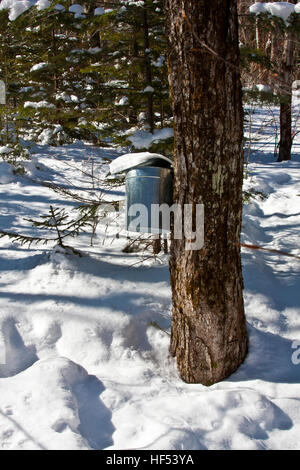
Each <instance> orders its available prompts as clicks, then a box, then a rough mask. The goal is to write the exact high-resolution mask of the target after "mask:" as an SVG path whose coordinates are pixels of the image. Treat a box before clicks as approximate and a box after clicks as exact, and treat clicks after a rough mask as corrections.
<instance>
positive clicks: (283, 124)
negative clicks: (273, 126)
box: [278, 1, 296, 162]
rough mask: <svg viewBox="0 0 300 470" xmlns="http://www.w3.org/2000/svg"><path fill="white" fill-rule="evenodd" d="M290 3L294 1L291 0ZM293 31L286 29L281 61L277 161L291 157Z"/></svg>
mask: <svg viewBox="0 0 300 470" xmlns="http://www.w3.org/2000/svg"><path fill="white" fill-rule="evenodd" d="M290 3H296V1H291V2H290ZM293 36H294V35H293V33H292V32H291V31H286V33H285V39H284V49H283V60H282V63H281V77H280V78H281V81H282V88H283V90H282V93H283V101H282V102H281V103H280V142H279V154H278V161H279V162H282V161H284V160H290V159H291V150H292V143H293V138H292V83H293V66H294V55H295V54H294V52H295V42H294V40H293Z"/></svg>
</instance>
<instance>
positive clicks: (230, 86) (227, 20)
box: [165, 0, 247, 385]
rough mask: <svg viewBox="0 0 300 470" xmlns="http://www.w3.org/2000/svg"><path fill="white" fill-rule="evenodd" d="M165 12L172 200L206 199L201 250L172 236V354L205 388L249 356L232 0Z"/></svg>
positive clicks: (188, 0)
mask: <svg viewBox="0 0 300 470" xmlns="http://www.w3.org/2000/svg"><path fill="white" fill-rule="evenodd" d="M165 11H166V16H167V36H168V60H169V81H170V85H171V98H172V105H173V111H174V121H175V142H176V143H175V187H174V191H175V202H176V203H178V204H180V205H182V206H183V205H184V204H189V203H190V204H193V205H195V204H197V203H199V204H204V205H205V243H204V247H203V249H201V250H199V251H187V250H185V240H173V241H172V247H171V260H170V273H171V285H172V293H173V320H172V334H171V352H172V354H173V355H174V356H176V358H177V364H178V369H179V373H180V375H181V377H182V379H183V380H185V381H186V382H189V383H202V384H205V385H211V384H213V383H215V382H218V381H220V380H222V379H224V378H225V377H227V376H229V375H230V374H231V373H232V372H234V371H235V370H236V369H237V367H238V366H239V365H240V364H241V363H242V362H243V360H244V358H245V356H246V353H247V332H246V322H245V316H244V305H243V295H242V289H243V280H242V268H241V259H240V247H239V242H240V231H241V217H242V180H243V151H242V150H243V149H242V139H243V111H242V95H241V85H240V74H239V48H238V37H237V11H236V1H235V0H215V1H214V2H202V1H199V2H195V1H194V0H185V1H183V0H165ZM198 38H199V39H198ZM201 41H202V43H201ZM203 43H205V44H206V45H207V46H208V47H210V48H212V49H213V50H214V51H215V52H216V53H217V54H218V55H219V56H220V57H216V56H215V55H213V53H210V52H209V51H208V50H207V49H206V48H205V47H203ZM222 58H223V59H225V60H226V61H228V63H229V64H228V63H225V62H224V60H223V59H222ZM230 64H232V65H230Z"/></svg>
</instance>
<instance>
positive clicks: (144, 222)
mask: <svg viewBox="0 0 300 470" xmlns="http://www.w3.org/2000/svg"><path fill="white" fill-rule="evenodd" d="M160 163H161V162H160ZM164 163H165V162H164ZM164 166H168V168H164V167H162V166H161V167H159V166H141V167H138V168H134V169H132V170H129V171H127V173H126V230H128V231H133V232H143V233H167V232H169V231H170V222H169V218H168V217H167V218H164V217H163V216H162V213H157V212H156V213H155V211H156V210H157V207H158V205H161V204H167V205H168V206H171V205H172V200H173V169H172V168H170V165H164ZM139 208H140V210H139ZM154 214H156V215H154Z"/></svg>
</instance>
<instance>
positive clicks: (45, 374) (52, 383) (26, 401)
mask: <svg viewBox="0 0 300 470" xmlns="http://www.w3.org/2000/svg"><path fill="white" fill-rule="evenodd" d="M7 387H8V388H7ZM89 388H90V384H89V377H88V374H87V372H86V370H85V369H83V368H82V367H81V366H79V365H77V364H75V363H74V362H72V361H70V360H69V359H66V358H63V357H56V358H50V359H46V360H43V361H38V362H36V363H35V364H34V365H33V366H32V367H30V368H29V369H27V370H26V371H24V372H22V373H20V374H19V375H17V376H15V377H11V378H6V379H0V391H1V408H2V410H3V415H1V417H0V433H1V435H2V436H3V437H4V438H3V440H2V448H3V445H4V447H5V448H7V449H14V448H17V447H19V448H21V449H53V450H54V449H55V450H56V449H57V450H59V449H87V448H89V445H88V443H87V441H86V440H85V438H84V437H83V436H82V435H80V434H79V432H78V430H79V428H80V427H81V424H82V418H81V411H82V409H84V407H86V406H87V405H86V404H85V403H84V400H83V398H84V397H83V392H85V395H86V397H85V398H86V399H87V400H88V399H89V398H90V397H89ZM98 390H99V391H100V390H101V387H98ZM92 395H93V391H92ZM87 413H88V412H85V413H84V414H85V420H86V419H87V416H86V415H87ZM15 415H16V416H17V417H18V419H17V420H18V426H14V425H13V424H14V423H15V420H14V416H15ZM89 418H90V419H92V415H91V414H90V417H89ZM83 421H84V419H83ZM37 423H38V426H37ZM8 430H10V432H8Z"/></svg>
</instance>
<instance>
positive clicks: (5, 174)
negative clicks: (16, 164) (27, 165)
mask: <svg viewBox="0 0 300 470" xmlns="http://www.w3.org/2000/svg"><path fill="white" fill-rule="evenodd" d="M14 180H15V175H14V173H13V166H12V165H10V164H9V163H7V162H1V163H0V184H7V183H12V182H13V181H14Z"/></svg>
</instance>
